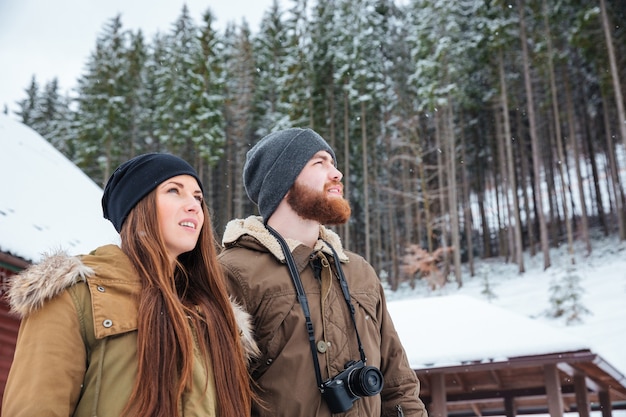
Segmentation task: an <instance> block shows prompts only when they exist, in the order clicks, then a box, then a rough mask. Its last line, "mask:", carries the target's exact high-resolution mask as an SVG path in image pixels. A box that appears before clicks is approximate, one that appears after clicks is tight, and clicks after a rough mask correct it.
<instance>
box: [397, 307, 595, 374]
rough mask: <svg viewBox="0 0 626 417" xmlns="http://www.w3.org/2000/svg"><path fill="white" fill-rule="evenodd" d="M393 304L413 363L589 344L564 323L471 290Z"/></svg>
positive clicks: (501, 357) (495, 358) (496, 357)
mask: <svg viewBox="0 0 626 417" xmlns="http://www.w3.org/2000/svg"><path fill="white" fill-rule="evenodd" d="M388 308H389V313H390V314H391V317H392V319H393V321H394V325H395V327H396V330H397V332H398V335H399V336H400V340H401V341H402V343H403V345H404V348H405V350H406V353H407V356H408V358H409V362H410V364H411V368H413V369H423V368H430V367H443V366H452V365H460V364H465V363H470V362H471V363H474V362H499V361H506V360H507V359H508V358H513V357H518V356H530V355H543V354H549V353H561V352H574V351H578V350H584V349H589V345H588V344H587V343H585V342H583V341H581V340H578V339H577V338H576V337H574V336H572V335H570V334H569V333H566V332H564V331H563V330H562V329H559V328H556V327H554V326H550V325H549V324H547V323H544V322H541V321H538V320H535V319H531V318H528V317H526V316H523V315H521V314H518V313H515V312H513V311H510V310H507V309H504V308H502V307H497V306H495V305H493V304H490V303H488V302H486V301H481V300H478V299H476V298H474V297H470V296H466V295H450V296H444V297H430V298H414V299H406V300H400V301H391V302H389V303H388Z"/></svg>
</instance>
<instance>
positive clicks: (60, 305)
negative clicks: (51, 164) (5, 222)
mask: <svg viewBox="0 0 626 417" xmlns="http://www.w3.org/2000/svg"><path fill="white" fill-rule="evenodd" d="M202 195H203V189H202V184H201V181H200V180H199V178H198V175H197V173H196V171H195V170H194V169H193V168H192V167H191V166H190V165H189V164H188V163H187V162H185V161H183V160H182V159H180V158H178V157H175V156H172V155H168V154H158V153H153V154H145V155H140V156H138V157H135V158H133V159H131V160H130V161H127V162H125V163H124V164H122V165H120V166H119V167H118V168H117V170H116V171H115V172H114V173H113V175H112V176H111V178H110V179H109V181H108V183H107V185H106V188H105V190H104V196H103V198H102V208H103V212H104V217H105V218H107V219H109V220H110V221H111V222H112V223H113V225H114V227H115V228H116V230H117V231H118V232H119V233H120V237H121V246H120V247H118V246H116V245H106V246H103V247H100V248H98V249H96V250H95V251H93V252H92V253H90V254H89V255H85V256H81V257H70V256H67V255H64V254H55V255H52V256H49V257H47V258H46V259H45V260H44V261H43V262H41V263H40V264H38V265H35V266H32V267H30V268H29V269H27V270H26V271H23V272H22V273H21V274H20V275H18V276H17V277H15V279H14V280H13V283H12V286H11V288H10V290H9V300H10V303H11V306H12V309H13V311H15V312H17V313H18V314H19V315H20V316H21V318H22V323H21V327H20V332H19V336H18V341H17V346H16V351H15V357H14V361H13V364H12V367H11V371H10V373H9V378H8V381H7V385H6V389H5V393H4V400H3V404H2V414H3V416H5V417H20V416H35V415H37V416H99V417H107V416H111V417H113V416H115V417H117V416H151V417H175V416H176V417H177V416H186V417H187V416H219V417H242V416H247V415H249V414H250V409H251V403H252V401H253V394H252V391H251V387H250V381H249V376H248V372H247V362H246V359H248V358H249V357H250V356H252V355H255V354H256V352H257V350H256V344H255V343H254V341H253V336H252V334H251V330H250V324H249V317H248V315H247V314H246V313H244V312H243V311H242V310H241V309H239V308H238V307H237V306H236V305H234V304H232V303H231V302H230V300H229V297H228V295H227V291H226V287H225V284H224V280H223V277H222V272H221V270H220V268H219V266H218V263H217V260H216V245H215V240H214V235H213V231H212V228H211V224H210V220H209V214H208V210H207V206H206V204H205V203H204V200H203V197H202Z"/></svg>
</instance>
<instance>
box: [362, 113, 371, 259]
mask: <svg viewBox="0 0 626 417" xmlns="http://www.w3.org/2000/svg"><path fill="white" fill-rule="evenodd" d="M361 147H362V150H361V152H362V153H361V164H362V165H363V215H364V216H365V225H364V226H365V252H364V257H365V259H367V260H368V261H371V259H372V257H371V255H372V253H371V248H370V247H371V244H370V204H369V174H368V172H367V111H366V108H365V101H361Z"/></svg>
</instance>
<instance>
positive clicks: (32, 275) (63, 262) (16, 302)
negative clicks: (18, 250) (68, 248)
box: [8, 252, 94, 318]
mask: <svg viewBox="0 0 626 417" xmlns="http://www.w3.org/2000/svg"><path fill="white" fill-rule="evenodd" d="M92 275H94V271H93V269H91V268H90V267H88V266H86V265H84V264H83V263H82V262H81V260H80V258H78V257H75V256H69V255H67V254H66V253H64V252H55V253H51V254H44V256H43V260H42V261H41V262H40V263H38V264H35V265H32V266H30V267H29V268H27V269H25V270H24V271H22V272H20V273H19V274H17V275H16V276H14V277H13V278H12V279H11V283H10V288H9V291H8V298H9V304H10V305H11V311H12V312H14V313H16V314H17V315H18V316H19V317H20V318H24V317H26V316H28V315H29V314H31V313H32V312H34V311H36V310H38V309H39V308H41V306H42V305H43V303H44V302H45V301H46V300H50V299H51V298H54V297H56V296H57V295H59V294H60V293H61V292H62V291H63V290H64V289H65V288H67V287H70V286H72V285H74V284H76V283H77V282H80V281H85V280H86V278H87V277H89V276H92Z"/></svg>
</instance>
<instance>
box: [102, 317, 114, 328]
mask: <svg viewBox="0 0 626 417" xmlns="http://www.w3.org/2000/svg"><path fill="white" fill-rule="evenodd" d="M102 325H103V326H104V327H106V328H107V329H108V328H109V327H111V326H113V322H112V321H111V320H109V319H106V320H105V321H103V322H102Z"/></svg>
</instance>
